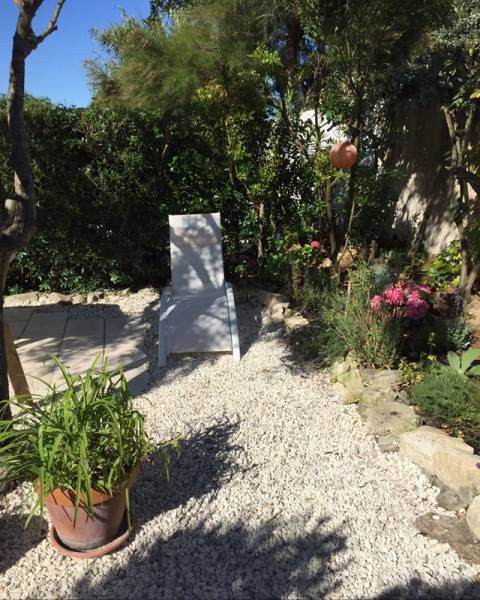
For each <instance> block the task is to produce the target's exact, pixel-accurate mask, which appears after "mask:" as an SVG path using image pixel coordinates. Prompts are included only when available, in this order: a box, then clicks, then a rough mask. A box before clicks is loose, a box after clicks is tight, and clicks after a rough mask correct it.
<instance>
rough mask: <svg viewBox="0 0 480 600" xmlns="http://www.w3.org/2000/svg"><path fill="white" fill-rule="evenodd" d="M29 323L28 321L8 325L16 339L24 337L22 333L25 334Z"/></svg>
mask: <svg viewBox="0 0 480 600" xmlns="http://www.w3.org/2000/svg"><path fill="white" fill-rule="evenodd" d="M27 323H28V321H13V322H9V323H8V325H9V326H10V331H11V332H12V335H13V337H14V338H15V339H19V338H21V337H22V333H23V332H24V330H25V327H26V326H27Z"/></svg>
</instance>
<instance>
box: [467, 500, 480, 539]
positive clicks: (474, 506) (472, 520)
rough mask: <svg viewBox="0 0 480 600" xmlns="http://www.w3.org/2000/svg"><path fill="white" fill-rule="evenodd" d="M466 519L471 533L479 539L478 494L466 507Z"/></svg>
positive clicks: (479, 502)
mask: <svg viewBox="0 0 480 600" xmlns="http://www.w3.org/2000/svg"><path fill="white" fill-rule="evenodd" d="M466 520H467V525H468V527H469V529H470V531H471V532H472V534H473V535H474V536H475V537H476V538H477V539H480V496H475V498H474V499H473V501H472V503H471V504H470V506H469V507H468V510H467V514H466Z"/></svg>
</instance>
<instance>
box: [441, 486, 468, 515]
mask: <svg viewBox="0 0 480 600" xmlns="http://www.w3.org/2000/svg"><path fill="white" fill-rule="evenodd" d="M468 502H469V499H467V498H463V497H462V496H460V495H459V494H457V493H456V492H454V491H453V490H449V489H448V488H447V489H444V490H442V491H441V492H440V493H439V494H438V496H437V504H438V505H439V506H441V507H442V508H444V509H445V510H448V511H457V510H460V509H461V508H465V507H466V506H468Z"/></svg>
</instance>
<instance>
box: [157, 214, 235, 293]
mask: <svg viewBox="0 0 480 600" xmlns="http://www.w3.org/2000/svg"><path fill="white" fill-rule="evenodd" d="M169 223H170V256H171V259H172V285H173V293H174V294H175V295H177V296H178V295H181V294H195V293H199V292H202V291H206V292H207V291H212V290H216V289H218V288H221V287H222V286H223V285H224V284H225V279H224V272H223V249H222V232H221V224H220V213H211V214H206V215H170V217H169Z"/></svg>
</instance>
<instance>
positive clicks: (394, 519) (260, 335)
mask: <svg viewBox="0 0 480 600" xmlns="http://www.w3.org/2000/svg"><path fill="white" fill-rule="evenodd" d="M111 300H112V299H111V298H110V301H111ZM155 301H156V295H155V294H154V293H153V292H152V291H148V290H147V291H144V292H142V293H140V294H137V295H133V296H131V297H129V298H123V299H121V301H120V306H121V310H122V311H123V312H125V313H130V314H140V313H143V314H144V316H145V318H146V319H147V320H152V323H153V324H154V325H155V326H156V321H155V319H156V314H155V310H156V307H155ZM78 310H81V309H80V308H79V309H78ZM238 312H239V319H240V327H241V337H242V339H241V342H242V349H243V352H244V357H243V359H242V361H241V363H240V364H235V363H233V362H232V360H231V358H230V357H229V356H226V355H222V356H219V357H216V358H201V357H181V358H178V359H175V360H171V361H170V363H169V368H168V370H167V371H166V372H163V371H158V370H157V371H154V373H153V374H154V379H153V381H152V385H151V387H150V389H149V390H148V392H147V393H146V395H145V398H142V399H139V400H138V405H139V407H140V408H141V409H142V410H143V411H144V412H145V414H146V415H147V423H148V427H149V431H150V433H151V434H152V436H153V437H154V439H156V440H158V441H160V440H162V439H164V438H165V437H166V436H168V437H170V436H172V435H174V434H181V435H182V436H184V438H185V439H184V441H183V453H182V456H181V457H180V459H179V460H178V461H177V462H176V464H175V465H174V467H173V471H172V480H171V481H170V482H169V483H167V482H165V481H163V480H162V479H161V477H160V476H159V472H158V470H157V469H156V467H155V465H146V466H145V467H144V469H143V473H142V476H141V478H140V480H139V481H138V483H137V485H136V488H135V493H134V516H135V522H136V535H135V537H134V539H133V540H132V541H131V542H130V543H129V545H128V546H126V547H125V548H124V549H122V550H121V551H120V552H118V553H117V554H115V555H112V556H107V557H104V558H102V559H99V560H96V561H86V562H78V561H77V562H76V561H72V560H71V559H67V558H64V557H60V556H59V555H58V554H56V552H55V551H54V550H53V549H52V548H51V547H50V545H49V543H48V541H47V540H46V539H45V534H44V533H42V531H41V529H40V525H39V522H38V523H37V525H33V526H31V527H30V528H29V529H28V530H27V531H26V532H24V531H23V522H22V517H21V512H22V501H23V500H24V499H25V497H26V494H27V492H26V489H25V487H20V488H17V489H16V490H15V491H13V492H11V493H10V494H8V495H7V496H5V497H3V498H1V497H0V519H1V521H0V522H1V529H0V536H1V538H0V598H2V599H3V598H22V599H23V598H82V599H85V600H86V599H90V598H115V599H121V598H122V599H123V598H152V599H162V598H165V599H167V598H168V599H170V598H171V599H173V598H175V599H177V598H178V599H182V598H185V599H190V598H192V599H193V598H195V599H199V600H210V599H219V600H223V599H225V600H227V599H230V598H231V599H242V600H243V599H245V600H256V599H259V600H270V599H276V598H298V599H300V598H312V599H323V598H326V599H345V600H357V599H358V600H360V599H372V600H373V599H375V600H386V599H387V598H388V599H390V598H391V599H392V600H393V599H397V598H435V599H438V598H445V599H447V598H448V599H449V600H450V599H452V600H453V599H455V598H458V599H464V598H466V599H468V598H480V586H479V585H478V584H476V583H475V581H476V579H477V577H478V570H477V569H474V568H472V567H469V566H468V565H466V564H465V563H463V562H462V561H461V560H460V559H459V558H458V557H457V555H456V554H455V553H454V552H453V551H451V550H450V549H449V547H448V546H446V545H442V544H438V543H436V542H434V541H431V540H429V539H427V538H424V537H422V536H421V535H420V534H419V533H418V532H416V530H415V529H414V527H413V522H414V519H415V518H416V517H417V516H418V515H420V514H422V513H425V512H427V511H429V510H438V509H437V508H436V504H435V496H436V494H437V493H438V490H437V489H436V488H434V487H432V486H431V485H430V484H429V483H428V481H427V480H426V478H425V477H424V476H423V475H422V474H421V473H420V471H419V470H418V469H417V468H416V467H415V465H413V464H411V463H409V462H407V461H405V460H403V459H401V458H400V456H399V455H398V454H393V455H386V454H383V453H382V452H381V451H380V450H379V449H378V447H377V445H376V443H375V441H374V440H373V438H371V437H369V436H367V435H366V433H365V430H364V428H363V426H362V424H361V421H360V419H359V417H358V415H357V412H356V408H355V407H354V406H343V405H341V404H340V403H339V401H338V399H337V397H336V395H335V392H334V391H333V390H332V387H331V386H330V385H329V383H328V380H327V378H326V376H325V375H324V374H322V373H320V374H319V373H316V374H305V373H304V372H303V371H302V370H301V369H299V368H295V367H294V366H293V365H292V364H291V363H290V361H289V359H288V352H287V349H286V347H285V344H284V340H283V339H282V333H281V330H279V329H278V328H277V329H276V328H273V327H270V326H269V325H268V323H266V322H265V319H264V322H263V324H262V315H261V311H260V309H259V307H256V306H251V305H250V304H249V303H245V304H240V305H239V306H238ZM154 341H155V337H154V329H152V330H151V331H150V332H149V334H148V335H147V350H149V351H150V352H151V364H152V367H153V366H154V352H155V347H154Z"/></svg>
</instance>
